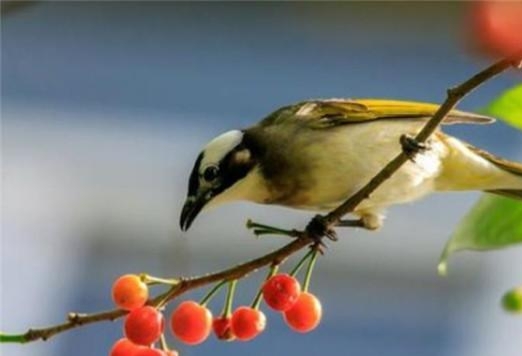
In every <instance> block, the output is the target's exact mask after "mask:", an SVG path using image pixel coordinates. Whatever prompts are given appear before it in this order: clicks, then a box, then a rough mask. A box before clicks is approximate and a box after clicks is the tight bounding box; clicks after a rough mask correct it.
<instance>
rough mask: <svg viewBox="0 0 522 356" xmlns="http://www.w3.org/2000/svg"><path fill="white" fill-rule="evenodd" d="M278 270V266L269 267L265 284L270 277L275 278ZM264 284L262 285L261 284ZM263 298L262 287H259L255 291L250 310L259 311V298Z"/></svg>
mask: <svg viewBox="0 0 522 356" xmlns="http://www.w3.org/2000/svg"><path fill="white" fill-rule="evenodd" d="M278 270H279V264H273V265H271V266H270V270H269V271H268V274H267V276H266V278H265V282H266V281H268V280H269V279H270V277H272V276H275V274H276V273H277V271H278ZM263 284H264V283H263ZM262 296H263V285H261V287H259V290H258V291H257V294H256V297H255V298H254V301H253V302H252V308H253V309H256V310H257V309H259V305H260V304H261V297H262Z"/></svg>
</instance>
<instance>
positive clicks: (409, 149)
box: [400, 134, 429, 162]
mask: <svg viewBox="0 0 522 356" xmlns="http://www.w3.org/2000/svg"><path fill="white" fill-rule="evenodd" d="M400 143H401V146H402V150H403V152H404V153H405V154H406V156H408V158H409V159H410V161H412V162H415V156H416V155H417V154H418V153H420V152H423V151H426V150H427V149H429V145H428V144H426V143H424V142H419V141H417V140H416V139H415V137H413V136H411V135H407V134H404V135H402V136H401V138H400Z"/></svg>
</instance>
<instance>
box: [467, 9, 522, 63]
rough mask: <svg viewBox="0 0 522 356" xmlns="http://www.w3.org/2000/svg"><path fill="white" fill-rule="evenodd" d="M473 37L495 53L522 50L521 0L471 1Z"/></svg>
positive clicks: (480, 44) (482, 48) (484, 49)
mask: <svg viewBox="0 0 522 356" xmlns="http://www.w3.org/2000/svg"><path fill="white" fill-rule="evenodd" d="M471 6H472V8H471V12H470V14H471V16H470V20H471V24H470V25H471V26H469V28H470V37H471V40H472V41H473V43H474V44H475V45H477V47H479V49H480V50H482V51H483V52H486V53H488V54H491V55H493V56H495V57H499V56H500V57H505V56H511V55H513V54H515V52H518V51H520V50H522V2H520V1H474V2H472V3H471Z"/></svg>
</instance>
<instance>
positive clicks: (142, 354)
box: [127, 346, 167, 356]
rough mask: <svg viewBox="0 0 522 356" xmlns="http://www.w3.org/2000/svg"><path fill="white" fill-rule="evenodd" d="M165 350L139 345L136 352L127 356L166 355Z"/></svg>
mask: <svg viewBox="0 0 522 356" xmlns="http://www.w3.org/2000/svg"><path fill="white" fill-rule="evenodd" d="M166 355H167V354H166V353H165V351H163V350H160V349H151V348H149V347H143V346H142V347H140V348H139V350H138V351H136V353H134V354H132V355H127V356H166Z"/></svg>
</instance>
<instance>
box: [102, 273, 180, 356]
mask: <svg viewBox="0 0 522 356" xmlns="http://www.w3.org/2000/svg"><path fill="white" fill-rule="evenodd" d="M148 297H149V289H148V287H147V284H146V283H145V282H143V281H142V279H141V278H140V277H139V276H136V275H132V274H127V275H124V276H121V277H120V278H118V279H117V280H116V282H114V285H113V287H112V299H113V301H114V303H115V304H116V305H117V306H118V307H119V308H121V309H125V310H128V311H129V314H128V315H127V317H126V318H125V322H124V326H123V330H124V333H125V338H122V339H120V340H118V341H116V343H115V344H114V345H113V347H112V349H111V352H110V356H177V355H178V353H177V352H176V351H173V350H167V349H166V348H165V349H156V348H153V347H151V346H150V345H152V344H154V343H155V342H157V341H158V340H159V339H160V337H161V335H162V333H163V327H164V320H163V314H161V312H160V311H159V310H158V309H156V308H154V307H152V306H147V305H145V303H146V302H147V299H148Z"/></svg>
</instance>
